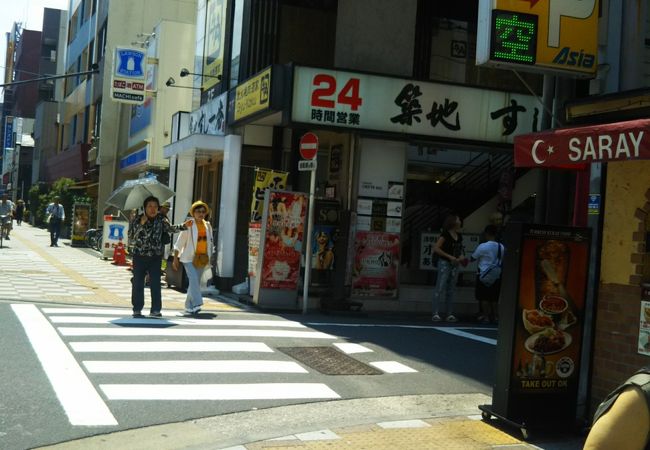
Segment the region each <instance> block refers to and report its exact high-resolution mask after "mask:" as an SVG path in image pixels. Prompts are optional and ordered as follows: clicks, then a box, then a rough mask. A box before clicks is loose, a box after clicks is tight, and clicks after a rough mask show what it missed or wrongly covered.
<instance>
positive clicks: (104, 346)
mask: <svg viewBox="0 0 650 450" xmlns="http://www.w3.org/2000/svg"><path fill="white" fill-rule="evenodd" d="M70 346H71V347H72V350H74V351H75V352H77V353H91V352H92V353H110V352H114V353H139V352H259V353H272V352H273V350H271V347H269V346H268V345H266V344H264V343H262V342H183V341H160V342H147V341H128V342H127V341H119V342H115V341H90V342H70Z"/></svg>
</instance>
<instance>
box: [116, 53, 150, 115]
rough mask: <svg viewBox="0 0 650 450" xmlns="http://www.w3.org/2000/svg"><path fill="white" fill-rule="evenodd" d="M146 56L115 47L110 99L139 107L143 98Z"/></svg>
mask: <svg viewBox="0 0 650 450" xmlns="http://www.w3.org/2000/svg"><path fill="white" fill-rule="evenodd" d="M146 58H147V56H146V54H145V52H144V50H140V49H136V48H124V47H116V48H115V55H114V57H113V72H112V74H111V98H112V99H113V100H114V101H116V102H121V103H129V104H132V105H141V104H143V103H144V98H145V83H146V61H147V60H146Z"/></svg>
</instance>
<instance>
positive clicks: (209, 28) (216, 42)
mask: <svg viewBox="0 0 650 450" xmlns="http://www.w3.org/2000/svg"><path fill="white" fill-rule="evenodd" d="M225 38H226V0H208V5H207V14H206V18H205V50H204V56H203V75H209V77H203V79H202V80H201V84H202V86H201V87H202V88H203V90H204V91H206V90H208V89H210V88H211V87H212V86H214V85H215V84H217V83H218V82H219V78H216V77H221V76H222V75H223V56H224V42H225Z"/></svg>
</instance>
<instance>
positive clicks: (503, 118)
mask: <svg viewBox="0 0 650 450" xmlns="http://www.w3.org/2000/svg"><path fill="white" fill-rule="evenodd" d="M291 114H292V120H293V121H294V122H302V123H306V124H310V125H320V126H323V125H325V126H332V127H342V128H352V129H359V130H377V131H383V132H393V133H398V134H401V135H403V134H408V135H421V136H435V137H448V138H454V139H468V140H476V141H489V142H499V143H506V142H512V138H513V136H515V135H517V134H522V133H529V132H533V131H537V125H538V121H539V117H540V109H539V105H538V104H537V101H536V99H535V98H534V97H533V96H530V95H522V94H514V93H508V92H501V91H491V90H487V89H477V88H472V87H467V86H457V85H454V86H453V88H452V87H451V86H450V85H447V84H441V83H430V82H424V81H416V80H409V79H400V78H392V77H382V76H378V75H367V74H362V73H354V72H344V71H335V70H324V69H317V68H311V67H296V68H295V69H294V84H293V106H292V113H291Z"/></svg>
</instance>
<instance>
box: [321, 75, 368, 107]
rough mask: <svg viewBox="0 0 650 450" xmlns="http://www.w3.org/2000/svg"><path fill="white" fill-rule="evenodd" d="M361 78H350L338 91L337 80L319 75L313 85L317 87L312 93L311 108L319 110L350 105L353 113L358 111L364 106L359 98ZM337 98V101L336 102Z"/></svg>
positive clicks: (329, 76) (330, 76)
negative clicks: (337, 105)
mask: <svg viewBox="0 0 650 450" xmlns="http://www.w3.org/2000/svg"><path fill="white" fill-rule="evenodd" d="M360 83H361V81H360V80H359V78H350V79H348V80H347V82H346V83H345V84H344V85H343V87H342V88H341V89H340V90H339V91H338V95H337V88H338V86H337V82H336V78H335V77H333V76H332V75H329V74H325V73H319V74H317V75H315V76H314V80H313V82H312V85H313V86H314V87H315V89H314V90H313V92H312V93H311V106H313V107H317V108H335V107H336V104H337V103H338V104H339V105H348V106H349V107H350V109H351V110H352V111H357V110H358V109H359V106H361V105H362V104H363V100H362V99H361V97H360V96H359V85H360ZM334 96H336V101H335V100H334Z"/></svg>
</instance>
